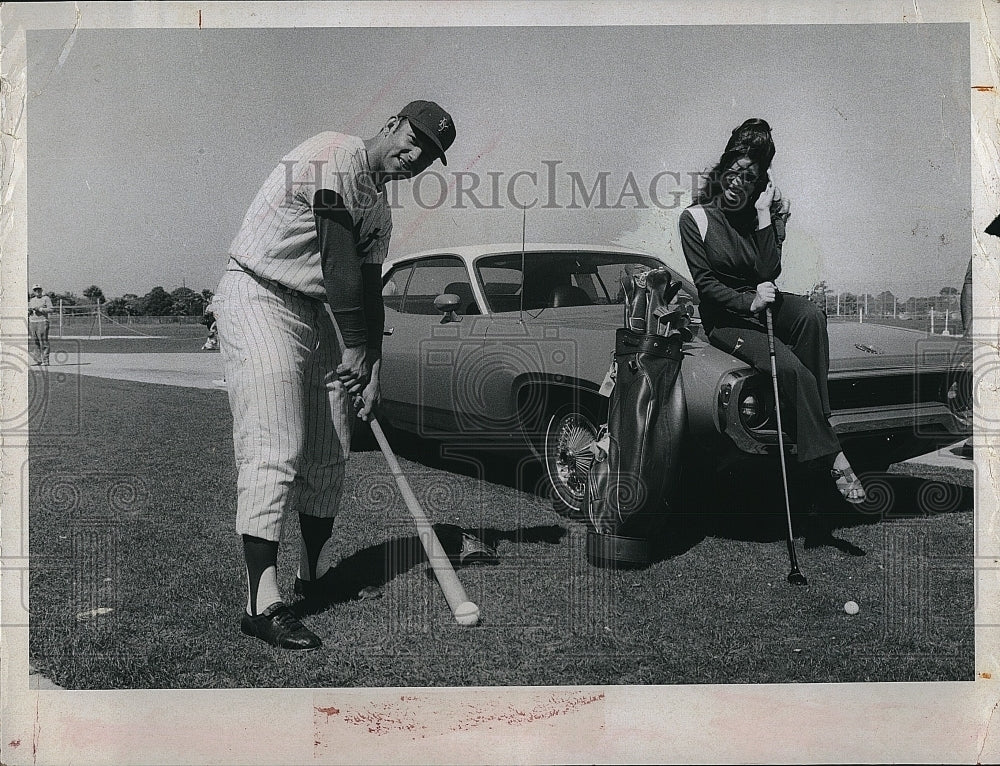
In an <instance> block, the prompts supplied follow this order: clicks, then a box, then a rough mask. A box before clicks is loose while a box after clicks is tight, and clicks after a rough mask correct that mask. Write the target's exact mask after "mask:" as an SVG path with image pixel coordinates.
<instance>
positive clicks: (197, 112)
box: [27, 24, 973, 299]
mask: <svg viewBox="0 0 1000 766" xmlns="http://www.w3.org/2000/svg"><path fill="white" fill-rule="evenodd" d="M27 42H28V47H27V55H28V90H29V97H28V103H27V131H28V279H29V284H31V283H34V282H39V283H41V284H42V285H43V286H44V287H45V289H46V290H53V291H56V292H75V293H77V294H80V293H81V292H82V291H83V289H84V288H86V287H87V286H89V285H91V284H96V285H98V286H99V287H101V288H102V290H103V291H104V294H105V295H106V296H107V297H108V298H111V297H115V296H119V295H122V294H125V293H135V294H139V295H142V294H144V293H146V292H148V291H149V290H150V289H152V288H153V287H155V286H162V287H164V288H166V289H167V290H168V291H170V290H173V289H174V288H176V287H179V286H181V285H182V284H184V285H186V286H188V287H192V288H194V289H197V290H201V289H204V288H208V289H211V290H214V289H215V287H216V285H217V283H218V280H219V277H220V276H221V274H222V270H223V268H224V265H225V258H226V252H227V249H228V246H229V244H230V242H231V240H232V238H233V236H234V235H235V233H236V229H237V227H238V225H239V223H240V221H241V219H242V217H243V214H244V212H245V210H246V208H247V206H248V205H249V203H250V201H251V199H252V197H253V195H254V194H255V192H256V191H257V189H258V187H259V185H260V184H261V182H262V181H263V180H264V179H265V177H266V176H267V175H268V173H269V172H270V170H271V169H272V168H273V167H274V166H275V165H276V164H277V163H278V162H279V161H280V159H281V158H282V156H283V155H284V154H285V153H287V152H288V151H290V150H291V149H292V148H293V147H295V146H296V145H297V144H299V143H300V142H301V141H303V140H305V139H306V138H308V137H310V136H311V135H314V134H316V133H319V132H321V131H324V130H339V131H342V132H345V133H352V134H354V135H359V136H361V137H368V136H371V135H374V134H375V133H376V132H377V131H378V130H379V128H380V127H381V126H382V124H384V122H385V120H386V119H387V118H388V117H389V116H391V115H392V114H394V113H395V112H396V111H397V110H398V109H399V108H401V107H402V105H403V104H405V103H406V102H408V101H410V100H412V99H416V98H426V99H432V100H435V101H438V102H439V103H440V104H442V105H443V106H444V107H445V108H446V109H448V111H450V112H451V114H452V116H453V117H454V120H455V124H456V127H457V133H458V137H457V140H456V142H455V144H454V146H453V147H452V148H451V150H450V151H449V152H448V159H449V162H448V166H447V167H443V166H442V165H441V164H440V163H435V164H434V165H433V166H432V168H431V170H430V171H428V173H427V174H425V176H424V177H421V178H420V179H418V180H416V181H408V182H398V183H397V184H395V188H393V189H390V190H389V194H390V199H391V200H392V201H393V207H394V212H393V217H394V234H393V239H392V242H391V246H390V255H391V256H394V255H402V254H405V253H407V252H413V251H416V250H425V249H431V248H438V247H442V248H444V247H448V246H456V245H465V244H483V243H490V242H511V241H517V240H519V239H520V237H521V216H522V211H521V209H520V206H521V205H529V209H528V210H527V211H526V212H525V215H526V232H527V233H526V236H527V239H528V240H529V241H533V242H578V243H581V244H614V243H617V244H621V245H626V246H629V247H636V248H641V249H643V250H646V251H650V252H654V253H659V254H660V255H662V256H663V257H664V258H665V259H666V260H667V262H668V263H671V264H672V265H676V266H683V255H682V254H681V251H680V247H679V242H678V237H677V232H676V219H677V216H678V215H679V213H680V211H681V210H682V209H683V207H684V206H685V205H687V204H688V203H689V201H690V191H691V188H692V174H694V175H696V174H697V173H699V172H702V171H704V170H706V169H708V168H709V167H711V166H712V165H713V164H714V163H715V162H716V161H717V160H718V157H719V155H720V154H721V152H722V149H723V148H724V146H725V142H726V140H727V139H728V137H729V134H730V132H731V131H732V129H733V128H734V127H736V126H737V125H739V124H740V123H741V122H742V121H743V120H744V119H746V118H748V117H762V118H764V119H766V120H767V121H768V122H769V123H770V124H771V126H772V128H773V131H774V138H775V143H776V145H777V155H776V158H775V161H774V165H773V170H774V176H775V180H776V182H777V184H778V186H779V188H781V190H782V193H783V194H785V195H786V196H787V197H789V198H790V199H791V201H792V218H791V220H790V221H789V224H788V240H787V242H786V245H785V248H784V271H783V274H782V277H781V279H780V280H779V282H778V285H779V287H781V288H782V289H785V290H790V291H800V292H801V291H805V290H808V289H809V288H810V287H811V286H812V285H813V284H815V283H816V282H818V281H820V280H825V281H826V282H827V284H828V285H829V286H830V287H831V288H832V289H834V290H851V291H856V292H861V291H864V292H870V293H871V294H873V295H876V294H878V293H880V292H882V291H883V290H891V291H892V292H894V293H895V294H896V295H897V296H898V297H900V298H901V299H902V298H906V297H909V296H911V295H931V294H937V293H938V292H939V290H940V289H941V288H942V287H959V288H960V287H961V285H962V280H963V277H964V275H965V270H966V266H967V265H968V262H969V258H970V256H971V254H972V247H973V246H972V232H971V225H970V221H971V210H970V207H971V197H970V194H971V192H970V174H971V173H970V125H969V120H970V116H969V108H970V87H969V86H970V83H969V32H968V28H967V26H965V25H956V24H948V25H931V24H920V25H837V26H832V25H830V26H827V25H812V26H747V27H735V26H725V27H723V26H703V27H694V26H653V27H566V28H559V27H544V28H543V27H505V28H469V27H466V28H436V29H427V28H411V29H403V28H391V29H390V28H374V29H371V28H367V29H362V28H349V29H299V30H297V29H262V30H162V29H158V30H78V31H77V32H76V33H75V35H73V36H72V37H71V36H70V33H69V31H68V30H53V31H48V30H44V31H37V30H36V31H31V32H29V33H28V38H27ZM518 173H520V175H517V174H518ZM532 173H533V174H534V177H532V176H531V175H530V174H532ZM602 179H603V184H604V189H605V193H604V195H603V200H602V195H601V193H600V188H601V186H600V185H601V183H602ZM474 184H475V185H476V186H475V188H474V189H473V190H472V192H471V194H470V193H468V192H459V191H458V189H459V188H464V189H469V188H470V186H473V185H474ZM595 189H596V190H597V192H596V193H593V194H591V193H592V192H593V191H594V190H595ZM574 193H575V194H576V198H575V201H576V204H575V205H573V204H572V203H573V202H574V196H573V195H574ZM587 196H591V199H590V200H589V202H587V201H586V197H587ZM536 198H537V204H535V205H533V206H531V203H532V201H534V200H536Z"/></svg>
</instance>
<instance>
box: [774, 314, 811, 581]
mask: <svg viewBox="0 0 1000 766" xmlns="http://www.w3.org/2000/svg"><path fill="white" fill-rule="evenodd" d="M764 313H765V317H766V320H767V353H768V356H769V357H770V358H771V383H772V386H773V388H774V413H775V416H776V418H777V421H778V455H779V456H780V458H781V485H782V488H783V489H784V491H785V516H786V518H787V520H788V538H787V540H786V542H787V543H788V561H789V565H790V567H791V569H790V571H789V572H788V582H790V583H792V584H793V585H805V584H806V578H805V575H803V574H802V573H801V572H800V571H799V562H798V559H797V558H796V556H795V533H794V532H793V531H792V503H791V501H790V500H789V497H788V467H787V465H786V464H785V435H784V431H782V426H781V402H780V401H779V399H778V363H777V361H776V360H775V356H774V317H773V316H772V314H771V307H770V306H768V307H767V308H766V309H765V310H764Z"/></svg>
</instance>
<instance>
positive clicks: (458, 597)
mask: <svg viewBox="0 0 1000 766" xmlns="http://www.w3.org/2000/svg"><path fill="white" fill-rule="evenodd" d="M368 424H369V425H370V426H371V429H372V433H373V434H375V440H376V441H377V442H378V446H379V448H381V450H382V455H383V456H384V457H385V460H386V462H387V463H388V464H389V471H390V472H391V473H392V477H393V478H394V479H395V480H396V486H397V487H399V492H400V494H401V495H402V496H403V501H404V502H405V503H406V507H407V509H408V510H409V511H410V516H412V517H413V523H414V524H415V525H416V527H417V535H418V536H419V537H420V543H421V544H422V545H423V546H424V553H426V554H427V560H428V561H430V562H431V567H432V568H433V570H434V576H435V577H436V578H437V581H438V584H439V585H440V586H441V590H442V591H443V592H444V597H445V600H446V601H447V602H448V607H449V608H450V609H451V613H452V615H454V617H455V621H456V622H458V624H459V625H475V624H476V623H477V622H479V607H478V606H476V605H475V604H474V603H472V602H471V601H469V597H468V596H467V595H466V593H465V588H464V587H462V582H461V580H459V579H458V575H456V574H455V570H454V568H452V566H451V560H450V559H449V558H448V554H447V553H446V552H445V550H444V547H443V546H442V545H441V541H440V540H439V539H438V536H437V534H436V533H435V532H434V527H433V526H431V522H430V520H429V519H428V518H427V515H426V514H425V513H424V510H423V508H421V507H420V503H419V501H418V500H417V498H416V495H414V494H413V490H412V489H410V483H409V482H408V481H407V480H406V475H405V474H404V473H403V469H402V468H400V467H399V462H398V461H397V460H396V455H395V454H394V453H393V451H392V447H390V446H389V442H388V441H387V440H386V438H385V434H384V433H383V432H382V426H380V425H379V422H378V420H377V419H376V418H375V417H374V416H372V417H370V418H369V420H368Z"/></svg>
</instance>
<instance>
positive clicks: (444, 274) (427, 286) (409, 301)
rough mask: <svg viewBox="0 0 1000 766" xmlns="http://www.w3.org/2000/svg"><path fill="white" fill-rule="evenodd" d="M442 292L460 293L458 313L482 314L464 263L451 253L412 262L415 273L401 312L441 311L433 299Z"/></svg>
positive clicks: (434, 312)
mask: <svg viewBox="0 0 1000 766" xmlns="http://www.w3.org/2000/svg"><path fill="white" fill-rule="evenodd" d="M442 293H453V294H455V295H458V297H459V299H460V303H459V308H458V311H459V313H462V314H472V313H479V310H478V307H477V305H476V301H475V298H474V297H473V295H472V285H471V282H470V280H469V271H468V269H467V268H466V267H465V263H463V262H462V260H461V259H460V258H457V257H455V256H449V255H440V256H433V257H430V258H424V259H422V260H419V261H417V262H416V263H414V264H413V274H412V275H411V276H410V279H409V283H408V285H407V286H406V290H405V294H404V296H403V305H402V308H401V309H400V311H402V312H403V313H404V314H438V313H439V312H438V310H437V309H436V308H434V299H435V298H437V297H438V296H439V295H441V294H442Z"/></svg>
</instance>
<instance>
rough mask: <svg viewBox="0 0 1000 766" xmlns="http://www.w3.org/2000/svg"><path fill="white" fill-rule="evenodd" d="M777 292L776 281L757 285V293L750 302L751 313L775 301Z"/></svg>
mask: <svg viewBox="0 0 1000 766" xmlns="http://www.w3.org/2000/svg"><path fill="white" fill-rule="evenodd" d="M776 294H777V290H776V289H775V287H774V282H761V283H760V284H759V285H757V294H756V295H755V296H754V297H753V303H752V304H750V313H751V314H756V313H757V312H758V311H760V310H761V309H763V308H764V307H766V306H769V305H770V304H772V303H774V299H775V296H776Z"/></svg>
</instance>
